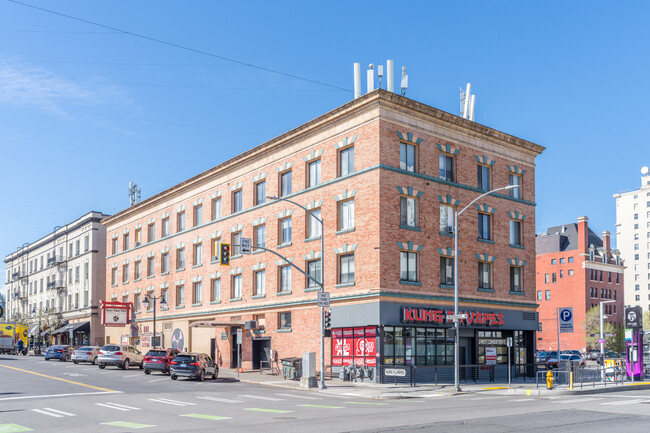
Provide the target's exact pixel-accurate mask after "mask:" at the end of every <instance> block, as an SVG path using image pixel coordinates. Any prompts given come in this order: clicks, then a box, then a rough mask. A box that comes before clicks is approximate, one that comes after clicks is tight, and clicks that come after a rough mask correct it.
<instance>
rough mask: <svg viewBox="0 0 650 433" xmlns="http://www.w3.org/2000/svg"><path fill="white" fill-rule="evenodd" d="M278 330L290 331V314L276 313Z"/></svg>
mask: <svg viewBox="0 0 650 433" xmlns="http://www.w3.org/2000/svg"><path fill="white" fill-rule="evenodd" d="M278 315H279V318H278V329H291V312H287V313H278Z"/></svg>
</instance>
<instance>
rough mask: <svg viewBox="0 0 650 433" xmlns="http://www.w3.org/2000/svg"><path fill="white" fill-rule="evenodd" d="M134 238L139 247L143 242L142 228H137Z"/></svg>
mask: <svg viewBox="0 0 650 433" xmlns="http://www.w3.org/2000/svg"><path fill="white" fill-rule="evenodd" d="M134 238H135V239H133V240H134V242H135V245H134V246H136V247H139V246H140V245H141V244H142V229H135V233H134Z"/></svg>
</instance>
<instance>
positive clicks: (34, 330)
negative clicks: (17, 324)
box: [29, 325, 38, 336]
mask: <svg viewBox="0 0 650 433" xmlns="http://www.w3.org/2000/svg"><path fill="white" fill-rule="evenodd" d="M29 335H30V336H34V335H38V325H32V326H30V327H29Z"/></svg>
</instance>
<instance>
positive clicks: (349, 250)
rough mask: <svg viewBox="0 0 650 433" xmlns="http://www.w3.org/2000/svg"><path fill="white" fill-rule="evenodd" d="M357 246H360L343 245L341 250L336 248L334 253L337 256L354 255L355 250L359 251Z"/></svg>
mask: <svg viewBox="0 0 650 433" xmlns="http://www.w3.org/2000/svg"><path fill="white" fill-rule="evenodd" d="M357 246H359V244H352V245H348V244H343V246H342V247H341V248H334V253H336V254H337V255H338V254H345V253H352V252H354V250H356V249H357Z"/></svg>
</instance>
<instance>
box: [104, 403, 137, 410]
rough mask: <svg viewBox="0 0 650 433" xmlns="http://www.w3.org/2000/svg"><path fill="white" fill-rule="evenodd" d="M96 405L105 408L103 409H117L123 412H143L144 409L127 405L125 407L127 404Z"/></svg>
mask: <svg viewBox="0 0 650 433" xmlns="http://www.w3.org/2000/svg"><path fill="white" fill-rule="evenodd" d="M95 404H96V405H97V406H103V407H107V408H109V409H117V410H121V411H129V410H142V409H140V408H139V407H133V406H127V405H125V404H119V403H112V402H108V403H95Z"/></svg>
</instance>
